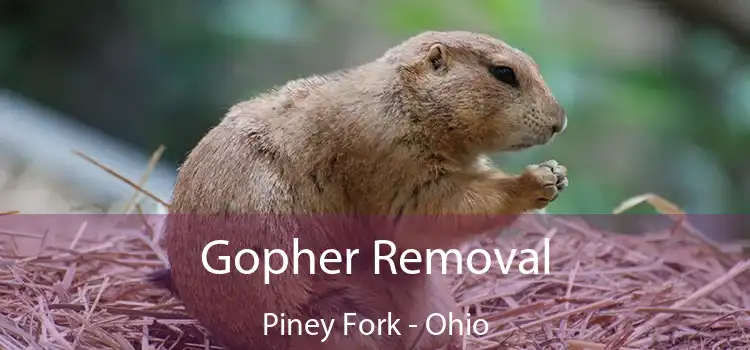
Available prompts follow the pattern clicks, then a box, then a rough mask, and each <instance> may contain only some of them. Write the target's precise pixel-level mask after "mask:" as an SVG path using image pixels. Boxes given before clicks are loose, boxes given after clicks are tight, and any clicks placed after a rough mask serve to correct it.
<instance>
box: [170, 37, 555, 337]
mask: <svg viewBox="0 0 750 350" xmlns="http://www.w3.org/2000/svg"><path fill="white" fill-rule="evenodd" d="M566 122H567V119H566V116H565V113H564V111H563V108H562V107H561V106H560V104H559V103H558V102H557V100H556V99H555V98H554V97H553V95H552V93H551V91H550V90H549V88H548V87H547V85H546V84H545V82H544V80H543V78H542V76H541V75H540V73H539V71H538V67H537V65H536V63H535V62H534V61H533V60H532V59H531V58H530V57H529V56H527V55H526V54H524V53H523V52H521V51H519V50H517V49H514V48H512V47H511V46H509V45H507V44H506V43H504V42H502V41H500V40H498V39H495V38H492V37H490V36H487V35H482V34H476V33H470V32H426V33H422V34H420V35H418V36H415V37H412V38H410V39H408V40H407V41H405V42H403V43H401V44H400V45H398V46H395V47H394V48H392V49H390V50H388V51H387V52H386V53H385V54H384V55H383V56H382V57H380V58H378V59H376V60H374V61H372V62H370V63H367V64H364V65H362V66H359V67H355V68H352V69H348V70H342V71H338V72H335V73H331V74H328V75H323V76H313V77H309V78H305V79H300V80H296V81H292V82H289V83H287V84H285V85H283V86H281V87H278V88H276V89H273V90H271V91H269V92H267V93H264V94H262V95H259V96H257V97H255V98H252V99H250V100H248V101H245V102H242V103H239V104H237V105H235V106H234V107H232V108H231V110H230V111H229V112H228V113H227V115H226V116H225V118H223V120H222V121H221V122H220V123H219V124H218V125H217V126H216V127H215V128H213V129H212V130H210V131H209V132H208V133H207V135H205V137H204V138H203V139H202V140H201V141H200V142H199V143H198V145H197V146H196V147H195V148H194V149H193V150H192V151H191V152H190V154H189V155H188V157H187V159H186V160H185V162H184V163H183V164H182V165H181V168H180V169H179V175H178V179H177V183H176V185H175V189H174V194H173V198H172V203H171V206H172V207H171V211H172V212H173V213H177V214H179V215H182V214H189V213H192V214H198V215H201V214H220V215H227V216H226V217H228V216H231V215H234V217H240V216H241V215H245V216H244V217H243V218H244V219H241V220H246V223H247V222H249V220H250V219H248V216H247V215H256V219H257V220H255V221H253V225H244V226H243V225H238V226H236V227H234V228H232V229H224V230H223V231H222V232H218V231H212V230H199V229H196V227H197V226H195V223H193V226H190V225H187V224H185V223H184V222H183V223H181V222H182V221H179V220H177V219H170V222H169V224H168V226H167V232H166V234H165V236H164V239H163V240H162V242H161V244H162V246H163V247H164V248H165V250H166V251H167V254H168V257H169V261H170V265H171V267H170V271H169V273H165V274H163V275H162V277H163V278H164V279H168V280H169V283H173V285H171V287H170V288H171V289H172V290H173V291H174V292H175V293H176V294H177V295H178V296H179V298H180V299H181V300H182V301H183V302H184V304H185V306H186V309H187V311H188V312H189V313H190V314H191V315H193V316H194V317H196V318H197V319H198V320H199V321H200V322H202V323H203V324H204V325H205V326H206V327H207V328H208V329H210V330H211V331H212V332H213V333H214V334H215V335H217V336H218V337H219V339H221V340H222V341H223V342H224V344H225V345H227V346H228V347H229V348H231V349H243V350H244V349H271V350H298V349H303V350H316V349H346V350H355V349H372V350H375V349H377V350H407V349H409V347H410V345H411V344H412V342H414V341H415V339H416V338H417V335H418V333H419V331H420V328H419V327H417V328H411V327H406V325H407V324H410V323H411V324H421V323H422V322H424V320H426V318H427V315H429V314H431V313H442V314H445V315H447V314H448V313H451V312H452V313H453V317H454V318H460V317H461V310H459V309H458V308H457V306H456V303H455V301H454V299H453V298H452V296H451V293H450V288H449V287H448V286H447V282H446V281H445V279H444V277H445V276H441V275H440V274H439V273H438V274H435V273H433V274H431V275H426V274H417V275H404V274H399V275H391V274H388V273H385V274H379V275H376V274H374V273H372V272H373V268H374V266H373V263H372V260H371V259H370V256H369V255H368V254H369V253H371V252H372V251H373V241H374V240H376V239H386V240H391V241H392V242H394V243H395V244H396V245H397V246H398V249H399V250H400V251H403V250H404V249H408V248H414V249H418V250H424V249H429V248H432V249H436V248H443V249H446V248H453V247H457V246H458V245H459V244H460V243H462V242H464V241H466V240H469V239H471V238H473V237H475V236H476V235H478V234H481V233H484V232H486V231H487V230H489V229H492V228H496V227H499V226H501V224H505V223H507V221H504V220H501V221H502V222H500V221H498V220H485V219H486V218H488V217H485V219H482V220H477V219H476V216H470V215H469V214H487V215H517V214H521V213H524V212H527V211H530V210H533V209H540V208H543V207H545V206H547V205H548V204H549V203H550V202H552V201H553V200H554V199H555V198H557V195H558V193H559V192H560V191H561V190H562V189H564V188H565V187H566V186H567V184H568V180H567V175H566V169H565V168H564V167H562V166H560V165H558V164H557V163H556V162H554V161H548V162H545V163H541V164H538V165H531V166H529V167H528V168H527V169H526V170H525V171H524V172H523V173H521V174H520V175H509V174H505V173H503V172H501V171H500V170H498V169H495V168H493V167H492V166H491V165H490V164H489V161H488V158H487V154H489V153H492V152H503V151H517V150H521V149H524V148H528V147H532V146H535V145H541V144H545V143H548V142H549V141H550V140H551V139H552V138H553V137H554V135H556V134H558V133H559V132H561V131H562V130H563V129H564V128H565V125H566ZM316 213H317V214H319V215H322V216H319V217H318V219H319V220H318V221H313V220H311V219H310V218H311V217H312V216H311V214H316ZM267 214H273V215H275V216H273V217H275V218H276V219H270V216H269V217H265V218H263V219H260V218H261V215H267ZM331 214H348V215H352V214H356V215H363V216H366V215H380V216H379V218H380V219H378V220H382V221H383V222H381V223H380V224H381V226H382V227H389V229H383V230H368V229H363V228H362V227H359V229H356V230H346V229H345V228H346V227H344V226H346V225H341V227H340V228H341V229H336V228H332V227H331V226H326V225H323V224H321V222H322V221H320V220H323V221H325V220H335V219H333V218H335V217H336V216H334V215H331ZM464 214H467V215H464ZM279 215H281V216H279ZM326 215H329V216H326ZM415 215H433V216H434V217H437V218H446V217H449V218H450V219H448V220H447V221H444V222H442V223H441V224H440V225H439V227H437V226H436V227H433V228H437V229H434V230H419V229H408V227H409V225H406V226H403V225H402V226H399V225H401V220H405V219H406V218H409V217H414V216H415ZM282 216H283V217H282ZM451 216H452V217H451ZM321 217H327V218H328V219H320V218H321ZM470 217H473V218H474V219H469V218H470ZM438 220H442V219H438ZM188 221H193V222H195V221H196V219H189V220H188ZM302 221H306V222H308V224H309V223H311V222H317V223H318V224H316V225H312V224H310V225H308V224H305V225H302V224H300V223H301V222H302ZM446 223H449V224H446ZM329 224H330V222H329ZM306 225H307V226H306ZM250 226H252V227H250ZM355 226H356V225H355ZM352 227H354V226H348V228H352ZM412 228H414V226H412ZM293 238H298V239H299V245H300V247H302V248H307V249H310V250H311V251H313V252H314V253H315V254H316V256H319V254H320V253H321V252H322V251H324V250H326V249H331V248H333V249H338V250H341V251H342V252H343V251H344V249H359V251H360V255H359V256H358V257H357V258H356V261H357V262H356V263H354V264H353V267H352V268H353V273H352V275H345V274H338V275H327V274H324V273H321V272H320V270H319V268H316V271H317V273H316V274H314V275H310V274H305V273H300V274H293V273H292V270H291V268H290V269H287V272H286V273H282V274H279V275H275V276H272V277H273V278H272V279H271V282H270V283H269V284H265V283H264V281H263V276H262V274H258V273H255V274H249V275H243V274H240V273H237V272H234V271H233V272H232V273H230V274H225V275H214V274H211V273H209V272H208V271H207V270H206V269H205V268H204V266H203V265H202V262H201V251H202V250H203V248H204V247H205V246H206V244H208V243H209V242H211V241H212V240H216V239H226V240H228V241H229V242H230V246H229V247H219V246H216V247H215V249H214V248H212V253H211V254H209V259H208V261H209V262H211V263H212V264H214V265H216V264H218V260H217V255H231V256H234V254H236V252H237V251H238V250H240V249H244V248H251V249H257V250H260V249H264V248H266V249H274V248H278V249H282V250H286V251H291V249H292V239H293ZM303 260H304V259H303ZM246 261H248V260H246ZM275 263H278V261H275ZM307 268H308V267H306V266H302V267H301V269H302V270H303V271H304V270H305V269H307ZM344 312H356V313H358V314H359V316H358V317H360V318H369V319H378V318H386V317H387V316H388V313H390V314H391V315H392V317H394V318H399V319H401V321H400V323H399V324H400V327H401V328H400V331H401V335H400V336H398V335H391V336H388V335H380V336H377V335H374V336H362V335H360V334H359V333H358V332H357V331H355V332H354V333H353V334H352V333H351V331H352V329H350V330H349V332H350V335H349V336H344V335H343V333H342V331H341V328H335V329H334V330H333V334H332V335H331V336H330V337H329V338H328V339H327V340H326V341H325V342H321V341H320V339H321V338H320V337H316V336H309V337H287V336H281V335H279V334H278V333H277V332H278V329H277V330H274V331H271V332H270V334H268V335H265V334H264V328H263V322H264V317H263V315H264V313H274V314H276V315H280V314H282V313H283V314H284V315H285V316H286V317H288V318H297V319H302V320H303V321H304V320H307V319H310V318H323V319H335V320H336V322H338V323H337V326H338V327H340V326H342V325H343V322H342V320H343V313H344ZM453 340H456V337H451V336H449V335H447V334H446V335H442V336H433V335H429V334H427V333H424V334H423V335H422V336H421V338H419V341H418V345H417V347H416V348H415V349H423V350H426V349H438V348H440V347H443V346H448V345H449V343H450V342H451V341H453Z"/></svg>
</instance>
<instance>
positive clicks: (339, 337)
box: [290, 279, 408, 350]
mask: <svg viewBox="0 0 750 350" xmlns="http://www.w3.org/2000/svg"><path fill="white" fill-rule="evenodd" d="M353 282H355V281H352V280H351V279H349V280H346V282H343V281H341V282H339V281H336V282H331V283H329V284H328V286H327V287H326V290H324V291H321V292H320V293H318V294H317V297H316V298H315V300H312V301H311V302H310V303H309V304H308V305H307V307H306V308H305V316H306V317H307V318H308V319H317V320H319V321H323V322H325V323H326V327H330V329H331V331H330V334H328V337H327V338H326V334H325V332H324V331H323V328H322V327H318V328H317V329H316V330H318V334H317V335H307V336H306V337H300V338H296V337H295V339H293V340H292V343H291V344H290V345H291V346H290V350H349V349H351V350H408V349H407V347H406V346H405V345H404V343H405V339H404V337H403V336H402V335H399V333H401V334H403V333H404V331H405V329H408V328H407V326H406V324H404V322H403V321H401V322H399V323H398V324H396V326H397V327H398V328H397V329H398V333H394V332H393V329H389V327H388V325H387V324H385V323H381V324H380V327H378V325H379V323H380V322H379V320H384V319H388V316H389V312H390V313H391V319H393V320H395V319H397V318H399V316H398V314H399V311H398V310H397V309H396V307H397V306H396V305H394V303H393V301H392V300H390V298H389V293H388V291H387V290H384V289H382V287H378V286H377V284H370V283H368V282H371V281H356V282H361V283H359V284H358V283H353ZM332 320H333V322H332ZM362 321H365V322H366V323H367V327H365V328H364V330H365V332H367V334H363V333H362V332H361V331H360V328H359V325H360V322H362ZM331 322H332V323H331ZM370 322H372V323H373V324H374V326H375V328H374V331H373V332H372V333H370V332H369V331H370V327H369V326H370V325H371V324H370ZM331 324H332V327H331ZM389 333H390V334H389Z"/></svg>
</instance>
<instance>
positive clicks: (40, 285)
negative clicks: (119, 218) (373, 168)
mask: <svg viewBox="0 0 750 350" xmlns="http://www.w3.org/2000/svg"><path fill="white" fill-rule="evenodd" d="M549 219H550V220H547V219H544V220H535V221H534V222H532V223H528V222H527V224H526V225H525V226H524V230H523V232H522V233H521V234H519V235H516V236H513V237H497V238H493V239H489V238H488V239H485V240H484V241H482V242H477V243H475V244H474V245H475V246H476V245H481V246H483V247H484V248H485V249H492V248H499V249H501V251H502V252H507V251H508V249H510V248H525V247H530V248H536V249H540V248H542V242H543V238H544V237H550V238H551V241H550V242H551V245H550V251H551V252H552V261H551V264H550V265H551V266H550V274H549V275H537V276H527V275H521V274H518V273H513V272H511V273H510V274H508V275H505V276H503V275H501V274H500V273H499V272H498V271H497V270H494V272H493V273H489V274H486V275H472V274H467V273H465V274H463V275H460V276H459V275H456V276H455V287H454V293H455V296H456V298H457V300H459V302H460V303H461V305H462V306H464V307H466V308H467V309H468V310H470V311H471V312H473V313H478V314H479V316H481V317H483V318H485V319H487V320H488V321H489V323H490V328H491V330H490V332H489V333H488V334H487V335H484V336H469V337H465V342H466V344H467V346H468V349H503V348H511V349H565V348H567V349H736V348H744V347H747V346H750V335H748V334H746V333H748V332H750V318H749V317H748V313H747V312H748V310H747V309H748V305H750V298H748V296H747V294H746V292H745V291H748V290H750V282H749V280H748V276H747V275H746V274H743V272H744V271H745V270H746V269H747V268H748V267H750V263H748V262H747V261H742V260H741V259H740V258H739V257H737V256H733V255H731V254H726V253H720V252H718V251H717V250H716V249H715V248H714V247H712V246H710V245H709V244H707V243H705V241H703V240H701V239H700V238H699V237H698V236H695V235H691V234H686V233H684V232H683V230H680V231H676V232H669V231H664V232H653V233H649V234H646V235H642V236H624V235H614V234H610V233H604V232H601V231H596V230H594V229H591V228H590V227H587V226H586V225H585V224H584V223H582V222H578V221H575V220H572V219H571V220H568V219H559V218H549ZM544 221H547V223H546V226H545V225H542V222H544ZM80 232H83V231H80ZM132 233H136V232H132ZM80 238H81V237H80V233H79V234H78V235H77V236H75V238H74V239H73V242H72V243H70V244H69V246H68V247H67V248H66V249H55V250H53V251H50V252H48V253H45V254H41V255H38V256H33V257H26V258H23V257H17V256H11V255H12V254H11V253H10V252H9V250H6V251H5V252H4V253H3V254H2V256H3V259H2V260H1V261H0V264H2V266H3V268H2V269H1V270H0V311H1V312H0V329H1V330H2V331H1V332H0V348H3V349H7V350H15V349H39V348H48V349H87V348H88V349H110V348H111V349H136V348H141V349H170V348H173V349H180V348H186V347H189V346H192V347H195V348H209V347H211V348H217V347H215V346H211V345H210V342H209V340H207V339H206V338H205V337H204V336H203V334H204V330H203V329H202V328H200V327H199V326H196V325H195V324H194V322H193V321H192V320H190V318H188V317H187V316H185V315H184V313H183V311H182V308H181V306H180V304H179V302H178V301H176V300H174V299H172V298H171V297H170V296H168V294H167V293H165V292H164V291H162V290H159V289H156V288H154V287H152V286H150V285H148V284H147V283H145V282H144V281H143V276H144V274H145V273H148V272H150V271H153V270H154V269H155V268H157V267H161V266H162V265H163V263H162V261H163V260H161V259H160V258H159V255H158V254H157V253H156V252H155V250H154V246H153V244H152V241H153V239H154V237H153V234H152V233H150V232H145V233H136V234H124V233H123V232H120V233H117V234H113V236H110V237H102V239H101V240H100V242H99V243H95V242H92V243H89V244H83V243H82V240H81V239H80ZM6 248H7V247H6ZM470 248H473V247H472V246H468V247H466V249H470ZM157 249H158V248H157ZM518 262H519V260H518V259H516V260H515V263H516V264H517V263H518ZM513 271H518V269H517V265H516V266H515V267H514V268H513ZM625 343H628V344H627V347H623V344H625Z"/></svg>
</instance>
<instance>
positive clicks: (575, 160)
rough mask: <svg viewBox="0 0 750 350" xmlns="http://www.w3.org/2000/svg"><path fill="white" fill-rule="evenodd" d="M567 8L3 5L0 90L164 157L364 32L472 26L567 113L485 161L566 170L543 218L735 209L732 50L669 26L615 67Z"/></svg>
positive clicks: (744, 92) (374, 35) (387, 40)
mask: <svg viewBox="0 0 750 350" xmlns="http://www.w3.org/2000/svg"><path fill="white" fill-rule="evenodd" d="M636 2H637V1H633V5H632V6H635V3H636ZM584 3H585V2H584ZM622 3H625V1H623V2H622ZM628 3H629V2H628ZM570 4H573V1H571V2H570ZM545 6H546V7H545ZM568 6H573V5H568ZM578 7H580V8H581V9H582V10H581V11H572V12H573V13H572V14H571V13H568V14H567V15H568V16H574V17H573V18H572V19H571V20H570V24H568V25H567V26H565V29H564V30H550V29H549V26H548V24H547V21H548V20H549V18H550V15H549V14H548V13H547V14H545V11H549V10H545V9H549V1H547V2H543V1H542V0H523V1H521V0H513V1H495V0H479V1H474V2H471V3H463V2H456V1H448V0H430V1H428V0H411V1H407V2H404V1H396V0H383V1H377V2H373V1H371V2H362V3H361V4H353V3H347V2H346V1H336V0H329V1H325V0H316V1H303V0H297V1H294V0H284V1H282V0H279V1H261V0H252V1H251V0H247V1H241V0H233V1H229V0H224V1H208V0H180V1H177V0H165V1H160V2H153V1H146V0H128V1H125V0H122V1H95V0H77V1H68V2H64V3H63V2H47V1H38V0H3V1H0V84H1V85H3V86H5V87H8V88H10V89H12V90H15V91H18V92H20V93H22V94H25V95H26V96H28V97H31V98H33V99H35V100H37V101H39V102H41V103H43V104H45V105H48V106H50V107H52V108H55V109H57V110H60V111H62V112H64V113H67V114H69V115H71V116H73V117H75V118H79V119H81V120H83V121H85V122H87V123H89V124H91V125H94V126H96V127H98V128H100V129H102V130H104V131H105V132H107V133H109V134H111V135H113V136H115V137H118V138H121V139H123V140H126V141H128V142H131V143H133V144H135V145H137V146H139V147H142V148H144V149H145V150H152V149H154V148H156V147H157V146H158V145H159V144H162V143H163V144H165V145H167V147H168V151H167V153H166V157H167V158H168V159H169V160H171V161H173V162H175V163H177V162H179V161H180V160H181V159H182V158H183V156H184V154H185V153H186V152H187V151H188V150H189V149H190V148H191V147H192V146H193V145H194V144H195V142H197V141H198V139H199V138H200V137H201V136H202V135H203V133H204V132H205V131H206V130H207V129H208V128H209V127H210V126H211V125H213V124H215V123H216V122H217V121H218V119H219V118H220V117H221V116H222V114H223V113H224V112H225V111H226V109H227V108H228V107H229V106H230V105H231V104H233V103H235V102H237V101H239V100H242V99H245V98H248V97H250V96H251V95H252V94H254V93H257V92H259V91H261V90H264V89H265V88H268V87H269V86H271V85H274V84H280V83H282V82H284V81H285V80H288V79H293V78H297V77H299V76H304V75H308V74H312V73H323V72H325V71H327V70H332V69H335V68H337V67H339V66H341V65H344V64H349V63H350V61H352V60H354V59H352V58H351V57H363V56H364V54H362V55H363V56H356V55H353V56H352V55H350V58H349V59H344V58H341V57H342V56H344V55H346V53H345V52H355V51H358V50H359V49H363V48H367V47H368V44H367V40H372V41H373V42H376V43H377V45H378V46H377V50H374V49H373V50H372V51H368V52H379V51H380V49H384V48H385V47H387V46H389V45H391V44H393V43H395V42H397V41H398V40H400V39H403V38H405V37H406V36H409V35H412V34H415V33H417V32H420V31H423V30H427V29H466V28H471V29H477V30H482V31H484V32H487V33H490V34H493V35H496V36H499V37H502V38H503V39H505V40H506V41H508V42H509V43H510V44H511V45H513V46H516V47H518V48H520V49H523V50H524V51H526V52H528V53H529V54H531V55H532V56H533V57H534V58H535V59H536V60H537V61H538V63H539V64H540V66H541V69H542V73H543V74H544V76H545V77H546V79H547V80H548V83H549V85H550V87H551V88H552V90H553V92H554V93H555V94H556V96H557V97H558V98H559V100H560V101H561V103H562V104H563V105H564V106H565V108H566V110H567V113H568V116H569V118H570V119H569V120H570V123H569V126H568V130H567V131H566V133H565V134H563V135H562V136H561V137H559V138H558V139H557V140H556V141H555V143H554V144H553V145H550V146H545V147H540V148H538V149H533V150H529V151H526V152H523V153H519V154H510V155H502V156H501V157H502V158H503V162H504V163H503V164H505V165H507V166H509V167H510V168H511V169H512V170H516V171H518V170H520V169H521V168H522V167H523V166H524V165H525V164H529V163H535V162H540V161H543V160H545V159H548V158H554V159H557V160H559V161H560V162H562V163H563V164H565V165H566V166H568V168H569V171H570V179H571V185H570V188H569V190H568V192H567V193H566V195H564V196H561V198H560V199H559V202H557V203H555V204H554V205H553V206H552V207H551V208H550V210H549V211H551V212H558V213H607V212H610V211H611V210H612V209H613V208H614V207H615V206H616V205H617V204H618V203H619V202H620V201H621V200H622V199H624V198H627V197H629V196H632V195H635V194H639V193H644V192H655V193H658V194H660V195H662V196H664V197H666V198H669V199H670V200H673V201H674V202H676V203H679V204H680V206H682V207H683V208H684V209H685V210H687V211H688V212H700V213H728V212H734V213H738V212H741V213H747V212H750V176H748V175H747V174H748V173H749V172H750V161H748V157H747V155H746V154H747V153H748V148H749V147H750V116H749V115H748V110H749V108H750V99H749V98H748V97H750V71H749V70H748V68H747V62H748V60H747V52H745V51H743V49H742V48H739V47H735V46H733V44H731V43H730V42H728V41H726V40H725V39H724V38H723V37H722V36H721V35H720V34H719V33H716V32H714V31H711V29H710V28H702V27H691V26H683V27H681V28H682V31H681V33H680V34H681V35H680V36H679V37H678V38H677V39H676V40H678V41H677V42H675V43H674V46H675V48H674V49H673V50H671V51H670V52H669V53H668V55H669V57H668V58H666V59H665V60H662V61H658V60H651V61H649V60H643V61H632V60H631V61H623V60H621V59H619V57H617V54H616V53H611V52H608V49H607V47H603V46H602V45H601V43H600V42H599V41H597V40H596V39H597V37H598V35H600V34H602V33H604V32H606V31H607V30H608V29H606V28H601V27H595V26H594V24H591V23H594V22H587V21H586V19H587V16H594V15H592V14H591V13H588V12H586V11H588V10H586V6H582V5H579V6H578ZM600 7H601V6H600ZM352 11H355V12H356V13H355V12H352ZM592 11H593V10H592ZM610 11H615V12H616V11H618V10H617V9H611V10H610ZM576 12H580V13H577V14H576ZM632 25H633V26H638V25H639V24H638V23H636V22H634V23H633V24H632ZM358 28H359V31H357V29H358ZM368 30H369V32H368ZM375 39H379V41H378V40H375ZM352 43H357V44H358V46H354V45H353V44H352ZM347 45H350V46H347ZM373 45H376V44H373ZM745 49H747V48H745ZM347 50H348V51H347ZM371 58H372V57H371ZM633 62H636V63H633ZM658 62H660V63H658ZM664 62H666V63H664Z"/></svg>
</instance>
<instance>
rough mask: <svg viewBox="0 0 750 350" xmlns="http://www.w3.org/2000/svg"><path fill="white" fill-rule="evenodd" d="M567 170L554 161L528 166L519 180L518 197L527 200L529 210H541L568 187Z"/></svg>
mask: <svg viewBox="0 0 750 350" xmlns="http://www.w3.org/2000/svg"><path fill="white" fill-rule="evenodd" d="M567 172H568V170H567V169H566V168H565V167H564V166H562V165H560V164H558V163H557V161H554V160H548V161H546V162H543V163H540V164H534V165H529V166H527V167H526V170H525V171H524V172H523V174H521V177H520V178H519V180H520V184H521V191H520V195H522V196H524V197H526V199H528V200H529V203H530V206H531V208H530V209H542V208H544V207H546V206H547V205H549V204H550V203H552V201H554V200H555V199H557V197H558V196H559V194H560V192H562V191H563V190H564V189H565V188H567V187H568V174H567Z"/></svg>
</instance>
